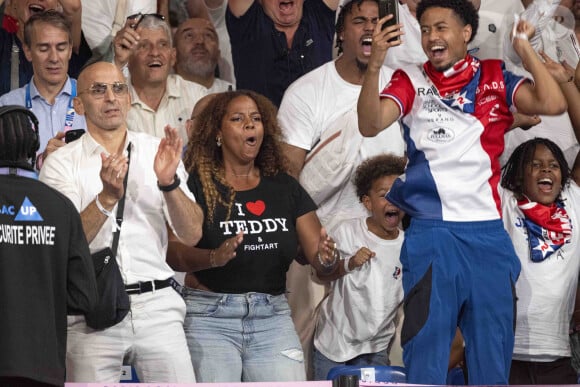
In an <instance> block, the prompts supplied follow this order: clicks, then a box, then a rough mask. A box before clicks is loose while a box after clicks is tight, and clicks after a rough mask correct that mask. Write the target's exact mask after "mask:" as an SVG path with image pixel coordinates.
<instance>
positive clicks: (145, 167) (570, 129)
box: [0, 0, 580, 385]
mask: <svg viewBox="0 0 580 387" xmlns="http://www.w3.org/2000/svg"><path fill="white" fill-rule="evenodd" d="M397 6H398V24H395V25H392V26H389V27H386V28H384V29H383V28H382V24H383V23H385V22H387V21H389V20H390V17H391V16H386V17H382V18H381V17H379V0H345V1H339V0H289V1H286V0H260V1H255V0H157V1H153V0H147V1H145V0H91V1H89V0H0V11H1V12H0V16H1V17H2V26H1V28H0V60H1V61H2V63H3V68H4V70H3V71H1V72H0V74H1V75H0V107H2V106H13V105H16V106H20V107H23V108H24V109H27V110H28V111H30V112H32V113H33V114H34V116H35V117H36V119H37V120H38V125H37V126H35V128H34V129H35V130H36V132H37V139H38V146H37V147H35V151H34V154H33V155H32V154H31V155H28V156H29V160H28V161H30V162H32V163H33V166H31V167H30V168H28V167H27V166H25V167H24V169H27V168H28V169H30V170H31V171H32V172H34V173H36V174H37V175H38V176H39V179H40V181H42V182H44V183H46V184H47V185H48V186H50V187H52V188H53V189H56V190H57V191H59V192H60V193H61V194H64V195H65V196H66V197H68V199H70V201H71V202H72V205H73V206H74V207H75V208H76V210H77V211H78V213H79V214H80V224H81V226H80V227H82V230H83V231H84V234H85V237H86V241H87V242H88V246H89V249H90V251H91V252H92V253H94V252H96V251H98V250H100V249H102V248H103V247H105V246H107V245H110V243H111V240H112V239H113V233H112V232H111V230H113V231H114V230H115V227H119V226H118V225H117V222H116V220H115V216H116V209H117V207H118V203H119V202H120V201H121V199H122V198H125V197H126V205H125V209H124V211H125V216H124V219H123V223H122V227H121V232H120V242H119V249H118V251H119V252H118V254H117V256H116V257H115V259H116V260H117V262H118V264H119V269H120V273H121V275H122V277H123V280H124V282H125V285H126V288H127V291H128V293H129V295H130V299H131V312H130V313H129V314H128V315H127V317H126V318H125V319H124V320H123V321H122V322H121V323H119V324H117V325H115V326H113V327H110V328H107V329H104V330H95V329H93V328H91V327H89V326H88V325H86V322H85V320H84V317H83V316H82V314H70V315H69V316H68V322H67V324H68V327H67V332H68V335H67V337H68V343H67V351H66V380H67V381H74V382H116V381H118V377H119V374H120V370H121V366H122V365H123V364H130V365H132V366H134V367H135V369H136V371H137V375H138V377H139V380H140V381H143V382H182V383H185V382H195V381H196V380H197V381H198V382H218V381H220V382H230V381H231V382H236V381H282V380H312V379H324V378H325V376H326V374H327V373H328V371H329V369H330V368H332V367H334V366H337V365H344V364H354V365H365V364H368V365H392V364H396V365H402V366H404V367H405V369H406V372H407V377H408V380H409V382H412V383H428V384H430V383H434V384H441V383H444V382H445V376H446V375H447V371H448V369H449V367H454V366H461V367H463V368H464V370H465V371H466V372H465V374H466V381H468V382H470V383H476V384H507V383H513V384H538V383H541V384H560V383H564V384H568V383H573V382H574V381H575V379H574V378H575V377H576V375H577V373H576V370H574V368H573V367H572V364H573V362H572V361H571V358H572V357H573V354H574V348H572V347H571V344H570V343H571V341H570V340H569V339H568V329H569V328H570V327H572V331H574V332H575V333H576V334H578V332H576V330H574V327H576V326H580V318H579V319H578V321H574V318H575V317H576V315H580V313H576V314H575V313H574V312H575V309H576V308H575V305H574V302H575V297H576V291H577V288H578V277H579V274H580V272H579V271H580V260H579V259H578V254H577V252H578V249H579V247H578V246H580V235H578V234H579V233H578V230H577V228H578V227H577V225H576V223H577V222H578V221H580V219H579V218H578V216H577V215H576V213H577V210H576V207H577V205H576V204H575V203H576V201H578V200H580V196H579V195H580V190H579V189H578V185H577V183H578V182H579V181H580V180H579V177H578V176H577V175H578V174H579V172H578V171H577V167H578V166H580V161H578V160H579V158H577V155H578V151H579V150H580V145H579V142H578V139H579V138H580V137H579V136H580V91H579V90H580V48H579V47H580V44H579V42H578V40H579V38H580V1H579V0H561V1H554V2H552V1H551V0H533V1H530V0H526V1H523V0H522V1H520V0H501V1H499V0H481V1H478V0H419V1H417V0H401V1H400V2H398V3H397ZM21 118H22V117H21ZM23 120H24V119H22V120H21V121H18V123H17V124H18V125H21V126H22V125H23V123H22V122H24V121H23ZM7 122H8V121H7ZM31 122H32V120H31ZM17 124H14V125H17ZM33 126H34V125H33ZM67 133H68V134H67ZM83 133H84V134H83ZM73 134H74V136H73ZM78 137H80V139H77V138H78ZM3 141H7V140H3V138H2V136H0V148H1V147H4V146H7V144H8V143H7V142H3ZM0 154H2V153H1V152H0ZM2 161H5V160H0V162H2ZM3 166H4V165H1V166H0V167H3ZM7 166H8V167H11V165H8V164H7ZM502 171H503V174H502ZM0 172H1V174H2V175H11V178H13V177H12V175H13V173H12V172H13V170H12V169H7V170H6V171H4V170H3V169H2V170H0ZM4 172H6V173H4ZM125 176H127V182H126V183H125V185H124V184H123V180H124V178H125ZM0 177H2V176H0ZM8 181H9V180H6V182H5V184H7V182H8ZM26 186H27V187H28V186H29V187H30V189H36V187H37V185H35V184H28V183H26ZM0 204H2V203H0ZM64 207H66V208H67V211H68V208H72V207H71V206H70V205H69V204H67V205H66V206H64ZM64 207H63V208H64ZM542 211H543V212H542ZM546 214H547V215H546ZM2 215H3V214H2ZM542 216H543V217H544V218H542ZM546 217H547V218H546ZM555 219H557V222H556V220H555ZM12 220H14V219H12ZM12 220H11V221H12ZM74 221H75V222H76V223H78V221H77V220H76V219H74ZM555 223H557V224H555ZM0 230H1V229H0ZM2 241H3V240H2V238H0V251H3V250H1V248H2V243H3V242H2ZM82 243H84V241H82ZM7 251H8V250H7ZM537 251H540V253H539V258H538V252H537ZM0 270H4V267H2V266H0ZM178 272H184V273H185V274H184V275H181V276H179V275H177V277H176V278H179V281H175V280H174V276H176V273H178ZM90 281H92V279H91V280H90ZM490 283H494V285H493V286H492V288H493V292H491V291H490V286H489V284H490ZM91 286H92V285H91ZM546 287H547V288H549V289H546ZM135 289H138V290H137V291H135ZM547 293H549V294H547ZM178 295H179V297H176V296H178ZM365 298H366V304H365ZM403 300H404V302H403ZM576 302H578V301H577V300H576ZM87 308H88V307H87V306H86V305H84V304H83V307H82V308H81V309H83V310H85V309H87ZM402 315H404V319H402V323H400V320H401V319H400V317H401V316H402ZM548 320H549V321H548ZM514 327H515V334H514V329H513V328H514ZM401 331H402V332H401ZM61 333H62V332H61ZM55 334H56V333H55ZM399 341H400V343H399ZM572 343H574V341H572ZM401 350H402V352H403V355H401ZM579 351H580V349H579ZM458 353H459V355H458V356H457V359H458V360H457V361H455V360H450V359H455V358H456V355H457V354H458ZM22 369H25V368H22V367H12V368H11V367H10V366H6V365H4V364H2V360H1V359H0V377H3V376H4V377H10V378H12V377H17V378H25V379H30V380H28V382H30V383H31V385H34V383H35V382H38V383H45V382H47V381H48V383H49V384H51V383H52V384H54V383H55V378H54V377H51V378H50V379H46V378H42V377H38V376H34V375H30V374H27V373H25V372H22ZM510 371H511V374H510ZM57 379H58V378H57ZM63 382H64V379H63ZM57 384H58V383H57Z"/></svg>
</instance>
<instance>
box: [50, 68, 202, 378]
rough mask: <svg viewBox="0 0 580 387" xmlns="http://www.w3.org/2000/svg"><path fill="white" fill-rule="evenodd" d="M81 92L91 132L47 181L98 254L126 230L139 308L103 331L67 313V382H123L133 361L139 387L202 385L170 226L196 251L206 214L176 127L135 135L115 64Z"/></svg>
mask: <svg viewBox="0 0 580 387" xmlns="http://www.w3.org/2000/svg"><path fill="white" fill-rule="evenodd" d="M78 88H79V92H78V95H77V97H76V98H75V99H74V107H75V110H76V111H77V112H78V113H79V114H84V116H85V119H86V121H87V133H86V134H85V135H83V136H82V137H81V138H80V139H79V140H77V141H75V142H72V143H70V144H68V145H67V146H65V147H61V148H60V149H58V150H57V151H56V152H54V153H53V154H51V155H50V157H48V158H47V159H46V161H45V164H44V166H43V167H42V169H41V173H40V180H41V181H43V182H45V183H46V184H48V185H49V186H51V187H53V188H56V189H57V190H59V191H61V192H62V193H63V194H64V195H66V196H67V197H69V198H70V199H71V200H72V202H73V203H74V205H75V206H76V208H77V209H78V210H79V212H80V215H81V221H82V224H83V229H84V231H85V234H86V236H87V240H88V242H89V247H90V249H91V252H92V253H93V254H94V253H95V252H97V251H100V250H102V249H104V248H107V247H110V246H111V242H112V240H113V232H112V230H113V229H114V228H113V226H117V227H120V230H121V231H120V236H119V239H118V249H117V252H116V256H115V257H116V260H117V263H118V266H119V269H120V273H121V276H122V277H123V281H124V284H125V289H126V291H127V294H129V297H130V304H131V310H130V313H128V314H127V315H126V316H125V318H124V319H123V320H122V321H121V322H119V323H118V324H116V325H113V326H111V327H109V328H106V329H102V330H95V329H92V328H90V327H89V326H88V325H87V322H86V320H85V318H84V317H83V316H80V315H79V316H69V325H68V348H67V380H68V381H70V382H100V383H116V382H118V381H119V377H120V375H121V366H122V365H123V360H125V361H126V362H128V363H129V364H130V365H132V366H133V367H135V370H136V371H137V376H138V378H139V380H140V381H141V382H149V383H151V382H166V383H191V382H194V381H195V376H194V373H193V368H192V365H191V359H190V355H189V350H188V348H187V342H186V339H185V333H184V331H183V321H184V316H185V303H184V301H183V299H182V298H181V296H180V294H178V293H177V292H176V291H174V289H173V288H177V286H176V284H175V281H174V279H173V274H174V272H173V270H171V268H170V267H169V266H168V265H167V263H166V261H165V255H166V250H167V243H168V231H167V230H168V228H170V229H171V230H172V232H173V233H175V234H176V235H177V237H178V239H180V240H181V241H182V243H185V244H186V245H189V246H193V245H194V244H196V243H197V242H198V241H199V239H200V238H201V227H202V220H203V214H202V211H201V208H200V207H199V206H198V205H197V204H196V203H195V198H194V196H193V194H192V193H191V192H190V191H189V189H188V188H187V184H186V182H187V172H186V171H185V168H184V167H183V163H182V162H181V152H182V148H183V141H182V140H181V138H180V137H179V135H178V134H177V131H176V129H174V128H171V127H169V126H166V127H165V136H164V138H163V139H161V140H160V139H158V138H155V137H153V136H150V135H148V134H145V133H136V132H133V131H130V130H127V125H126V118H127V112H128V110H129V108H130V101H131V96H130V94H129V90H128V86H127V84H126V83H125V79H124V76H123V74H122V73H121V72H120V71H119V70H118V69H117V68H116V67H115V66H114V65H113V64H111V63H106V62H97V63H95V64H92V65H90V66H88V67H86V68H85V69H84V70H83V72H82V73H81V75H80V76H79V80H78ZM125 178H126V183H125V184H124V180H125ZM125 186H126V189H125ZM123 198H124V212H122V213H121V214H118V213H117V210H118V208H119V206H121V208H123V206H122V203H123ZM118 217H122V220H123V221H122V224H118V223H117V222H116V218H118Z"/></svg>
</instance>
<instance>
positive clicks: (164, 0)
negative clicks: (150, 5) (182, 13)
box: [157, 0, 169, 24]
mask: <svg viewBox="0 0 580 387" xmlns="http://www.w3.org/2000/svg"><path fill="white" fill-rule="evenodd" d="M157 13H158V14H160V15H163V16H164V17H165V21H166V22H167V23H168V24H169V0H157Z"/></svg>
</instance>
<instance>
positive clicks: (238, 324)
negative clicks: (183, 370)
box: [183, 288, 306, 383]
mask: <svg viewBox="0 0 580 387" xmlns="http://www.w3.org/2000/svg"><path fill="white" fill-rule="evenodd" d="M183 297H184V299H185V303H186V305H187V314H186V316H185V322H184V330H185V336H186V338H187V344H188V346H189V351H190V354H191V362H192V364H193V368H194V370H195V375H196V379H197V381H198V382H202V383H211V382H222V383H223V382H274V381H303V380H306V375H305V370H304V355H303V353H302V347H301V346H300V341H299V340H298V335H297V334H296V330H295V329H294V324H293V322H292V318H291V317H290V307H289V306H288V302H287V301H286V296H285V295H279V296H272V295H269V294H263V293H245V294H224V293H213V292H207V291H203V290H197V289H191V288H184V290H183Z"/></svg>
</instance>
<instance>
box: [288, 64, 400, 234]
mask: <svg viewBox="0 0 580 387" xmlns="http://www.w3.org/2000/svg"><path fill="white" fill-rule="evenodd" d="M392 74H393V70H391V69H390V68H388V67H386V66H383V68H382V69H381V75H380V84H379V85H377V89H379V88H382V87H384V86H385V85H386V83H387V82H388V80H389V79H391V75H392ZM360 89H361V86H360V85H355V84H352V83H348V82H346V81H345V80H344V79H342V77H341V76H340V75H339V74H338V72H337V71H336V66H335V61H331V62H328V63H326V64H324V65H322V66H320V67H318V68H317V69H315V70H312V71H311V72H309V73H308V74H305V75H304V76H302V77H300V78H298V79H297V80H296V81H295V82H294V83H292V84H291V85H290V86H289V87H288V89H287V90H286V92H285V93H284V97H283V98H282V103H281V105H280V110H279V111H278V120H279V122H280V126H281V127H282V134H283V136H284V141H285V142H286V143H288V144H290V145H293V146H296V147H298V148H302V149H305V150H306V151H310V150H312V149H313V148H314V147H315V145H316V144H317V143H318V142H319V141H320V140H321V138H323V137H328V133H331V132H332V131H333V130H336V128H337V127H339V126H340V125H342V124H344V122H346V121H347V120H350V121H351V122H353V125H356V122H357V121H356V105H357V101H358V96H359V94H360ZM353 115H354V117H353ZM346 116H348V117H346ZM351 133H352V134H353V136H356V138H353V141H361V146H360V147H359V148H358V152H356V153H353V154H348V155H347V156H348V157H349V158H350V160H349V161H350V162H351V163H352V164H353V166H354V167H356V166H357V165H358V164H360V162H361V161H362V160H364V159H366V158H369V157H372V156H375V155H378V154H381V153H388V152H390V153H393V154H396V155H399V156H402V155H403V154H404V149H405V144H404V141H403V137H402V135H401V128H400V125H399V123H398V122H395V123H394V124H392V125H391V126H389V127H388V128H386V129H385V130H383V131H382V132H381V133H380V134H378V135H377V136H375V137H364V138H363V137H362V135H360V133H359V132H358V128H355V130H351ZM316 156H318V157H313V158H312V159H311V160H310V161H308V162H309V163H313V164H312V166H313V169H317V168H315V167H314V166H315V165H316V164H315V163H325V162H328V161H329V158H330V157H331V156H332V155H329V154H326V155H323V157H320V156H321V154H320V153H318V154H317V155H316ZM306 157H307V159H308V157H309V155H307V156H306ZM306 168H307V166H305V167H304V169H303V174H304V173H305V170H306ZM305 178H307V176H303V175H301V176H300V181H301V183H302V182H303V180H304V179H305ZM329 179H330V177H329ZM305 188H306V187H305ZM307 191H308V188H307ZM309 193H310V192H309ZM315 202H316V204H317V205H318V206H319V208H318V211H317V214H318V217H319V218H320V220H321V222H322V223H323V224H324V225H325V226H327V227H331V226H332V223H334V222H335V221H337V220H338V219H343V218H353V217H358V216H363V215H366V214H367V212H366V210H365V209H364V207H363V206H362V204H360V202H359V200H358V198H357V197H356V192H355V188H354V185H353V184H352V183H350V182H345V184H341V186H340V188H339V189H338V190H337V191H335V192H332V193H330V195H329V196H328V197H326V198H324V199H318V200H317V199H315ZM331 217H332V219H331ZM331 221H332V222H331ZM329 222H331V223H329Z"/></svg>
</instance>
